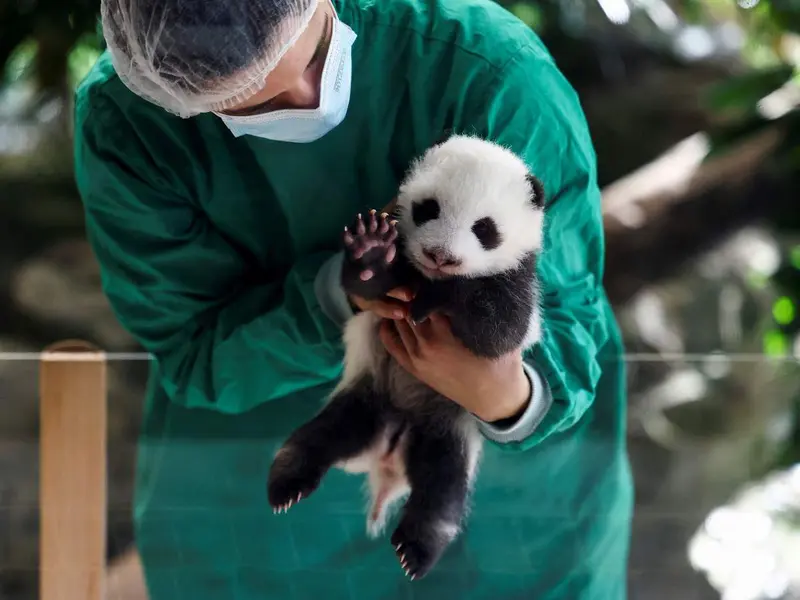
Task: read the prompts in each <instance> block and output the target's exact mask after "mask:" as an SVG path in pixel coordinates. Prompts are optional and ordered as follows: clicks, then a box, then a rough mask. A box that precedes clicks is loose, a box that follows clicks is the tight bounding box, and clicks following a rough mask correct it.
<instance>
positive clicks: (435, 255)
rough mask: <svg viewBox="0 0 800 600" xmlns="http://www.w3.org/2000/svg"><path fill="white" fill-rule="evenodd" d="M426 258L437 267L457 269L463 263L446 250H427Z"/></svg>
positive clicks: (425, 250)
mask: <svg viewBox="0 0 800 600" xmlns="http://www.w3.org/2000/svg"><path fill="white" fill-rule="evenodd" d="M422 252H423V254H425V257H426V258H428V259H429V260H430V261H432V262H434V263H435V264H436V266H437V267H457V266H458V265H460V264H461V261H460V260H459V259H457V258H456V257H455V256H453V255H452V254H450V253H449V252H448V251H447V250H445V249H444V248H425V249H424V250H423V251H422Z"/></svg>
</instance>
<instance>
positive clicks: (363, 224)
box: [342, 210, 401, 300]
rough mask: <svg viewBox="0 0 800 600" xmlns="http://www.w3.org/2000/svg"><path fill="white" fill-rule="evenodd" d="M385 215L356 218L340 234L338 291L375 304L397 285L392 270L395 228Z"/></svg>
mask: <svg viewBox="0 0 800 600" xmlns="http://www.w3.org/2000/svg"><path fill="white" fill-rule="evenodd" d="M396 224H397V223H396V221H394V220H391V219H390V217H389V215H388V214H387V213H382V214H381V215H378V214H377V212H376V211H374V210H371V211H370V212H369V216H368V217H367V218H366V220H365V219H364V218H362V216H361V215H360V214H359V215H358V217H356V220H355V223H353V224H352V225H351V226H350V227H346V228H345V230H344V235H343V239H344V245H345V253H344V264H343V265H342V287H344V289H345V291H346V292H347V293H348V294H352V295H356V296H360V297H362V298H366V299H367V300H377V299H378V298H381V297H382V296H385V295H386V293H387V292H389V291H391V290H392V289H394V288H396V287H398V286H400V285H401V282H400V281H399V278H398V269H396V268H395V267H396V265H397V261H396V260H395V259H396V258H397V256H398V249H397V245H396V241H397V226H396Z"/></svg>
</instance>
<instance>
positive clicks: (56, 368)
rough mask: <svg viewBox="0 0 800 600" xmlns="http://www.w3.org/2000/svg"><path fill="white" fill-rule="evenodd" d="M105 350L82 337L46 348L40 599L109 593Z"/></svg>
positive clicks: (99, 597) (80, 599) (79, 599)
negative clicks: (107, 586)
mask: <svg viewBox="0 0 800 600" xmlns="http://www.w3.org/2000/svg"><path fill="white" fill-rule="evenodd" d="M107 395H108V394H107V382H106V357H105V355H104V353H103V352H101V351H99V350H98V349H97V348H94V347H93V346H91V345H90V344H88V343H86V342H83V341H80V340H74V341H73V340H68V341H63V342H59V343H56V344H53V345H52V346H50V347H48V348H47V349H46V350H45V351H44V353H43V354H42V358H41V364H40V371H39V397H40V408H39V410H40V415H41V416H40V426H41V430H40V451H41V455H40V486H41V487H40V500H39V511H40V513H39V514H40V524H41V533H40V556H41V558H40V566H39V568H40V575H39V577H40V579H39V581H40V593H39V597H40V599H41V600H105V598H106V585H105V579H106V494H107V490H106V410H107V406H106V399H107Z"/></svg>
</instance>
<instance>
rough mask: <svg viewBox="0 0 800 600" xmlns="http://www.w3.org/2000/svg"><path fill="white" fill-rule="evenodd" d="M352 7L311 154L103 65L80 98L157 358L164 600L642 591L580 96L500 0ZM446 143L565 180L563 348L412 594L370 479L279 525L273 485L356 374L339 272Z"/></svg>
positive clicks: (138, 318)
mask: <svg viewBox="0 0 800 600" xmlns="http://www.w3.org/2000/svg"><path fill="white" fill-rule="evenodd" d="M334 5H335V8H336V10H337V12H338V13H339V15H340V18H341V19H342V20H343V21H344V22H345V23H347V24H348V25H350V26H351V27H352V29H353V30H354V31H355V33H356V34H357V35H358V38H357V40H356V42H355V45H354V47H353V88H352V96H351V101H350V107H349V111H348V113H347V116H346V118H345V120H344V122H343V123H342V124H341V125H340V126H338V127H337V128H336V129H334V130H333V131H332V132H330V133H329V134H327V135H326V136H324V137H322V138H321V139H319V140H318V141H315V142H313V143H308V144H291V143H280V142H274V141H269V140H266V139H261V138H256V137H252V136H243V137H239V138H235V137H234V136H233V135H231V134H230V132H229V131H228V130H227V129H226V127H225V125H224V124H223V123H222V122H221V121H220V120H219V119H218V118H217V117H216V116H214V115H213V114H204V115H200V116H197V117H193V118H190V119H181V118H178V117H176V116H173V115H170V114H169V113H167V112H165V111H163V110H161V109H159V108H157V107H155V106H153V105H150V104H148V103H147V102H146V101H144V100H142V99H140V98H137V97H136V96H134V95H133V94H132V93H131V92H129V91H128V90H127V89H126V88H125V87H124V86H123V84H122V83H121V81H120V80H119V79H118V78H117V77H116V75H115V74H114V70H113V68H112V66H111V62H110V60H109V57H108V55H105V54H104V55H103V56H102V57H101V58H100V60H99V61H98V63H97V64H96V66H95V67H94V69H93V70H92V71H91V73H90V74H89V75H88V77H87V78H86V79H85V81H84V82H83V83H82V85H81V86H80V87H79V90H78V92H77V97H76V128H75V138H76V142H75V150H76V177H77V182H78V185H79V189H80V192H81V195H82V198H83V200H84V206H85V215H86V226H87V232H88V236H89V239H90V241H91V243H92V245H93V248H94V249H95V252H96V255H97V258H98V260H99V262H100V265H101V270H102V282H103V288H104V290H105V292H106V294H107V295H108V297H109V299H110V301H111V303H112V306H113V308H114V311H115V313H116V315H117V316H118V318H119V320H120V321H121V323H122V324H123V325H124V326H125V327H126V328H128V329H129V330H130V331H131V332H132V333H133V334H134V335H135V337H136V338H137V340H138V341H139V342H140V343H141V344H142V346H143V347H144V348H145V349H146V350H148V351H149V352H151V353H152V354H153V355H154V356H155V358H156V360H155V361H154V362H153V363H152V364H153V369H152V378H151V385H150V388H149V392H148V397H147V403H146V410H145V418H144V423H143V430H142V434H141V440H140V449H139V454H138V466H137V471H138V472H137V490H136V498H135V506H134V509H135V510H134V518H135V534H136V543H137V546H138V550H139V552H140V553H141V557H142V560H143V564H144V568H145V574H146V580H147V585H148V588H149V591H150V597H151V600H211V599H221V600H255V599H269V600H273V599H275V600H298V599H300V600H306V599H308V600H317V599H322V598H324V599H325V600H338V599H342V600H380V599H385V600H399V599H404V600H406V599H408V600H410V599H428V598H431V599H436V600H441V599H444V598H447V599H450V598H454V599H464V600H471V599H477V598H485V599H487V600H489V599H511V598H531V599H535V600H547V599H556V598H557V599H564V600H588V599H594V600H619V599H622V598H625V587H626V585H625V582H626V566H627V555H628V544H629V533H630V519H631V512H632V496H633V487H632V482H631V477H630V470H629V465H628V461H627V456H626V450H625V405H626V400H625V387H624V386H625V381H624V367H623V364H622V359H621V356H622V347H621V342H620V335H619V332H618V329H617V325H616V323H615V319H614V316H613V313H612V311H611V309H610V306H609V303H608V300H607V298H606V296H605V293H604V290H603V288H602V276H603V260H604V242H603V231H602V221H601V212H600V192H599V190H598V186H597V182H596V166H595V164H596V161H595V155H594V151H593V148H592V145H591V141H590V137H589V132H588V129H587V125H586V122H585V119H584V116H583V113H582V110H581V107H580V104H579V101H578V99H577V97H576V94H575V93H574V91H573V89H572V88H571V87H570V85H569V84H568V83H567V82H566V81H565V80H564V78H563V77H562V75H561V74H560V72H559V71H558V69H557V68H556V66H555V65H554V63H553V60H552V58H551V57H550V56H549V54H548V53H547V51H546V50H545V48H544V47H543V46H542V43H541V41H540V40H539V39H538V38H537V37H536V35H535V34H534V33H533V32H532V31H531V30H530V29H529V28H528V27H527V26H525V25H524V24H522V23H521V22H520V21H518V20H517V19H516V18H515V17H513V16H512V15H511V14H510V13H508V12H506V11H504V10H503V9H502V8H500V7H499V6H498V5H495V4H493V3H491V2H488V1H486V0H334ZM446 129H453V130H455V131H458V132H466V133H476V134H479V135H482V136H484V137H488V138H490V139H494V140H496V141H499V142H501V143H503V144H505V145H507V146H508V147H510V148H512V149H514V150H515V151H516V152H518V153H519V154H520V155H521V156H523V157H524V158H525V159H526V161H527V162H528V163H529V165H530V167H531V169H532V171H533V172H534V173H535V174H536V175H538V177H539V178H540V179H541V180H542V181H543V183H544V185H545V189H546V190H547V192H548V196H549V200H548V215H547V223H546V232H545V251H544V253H543V256H542V258H541V261H540V264H539V274H540V277H541V279H542V282H543V286H544V298H543V308H544V312H543V318H544V322H545V324H544V338H543V341H542V343H541V344H539V345H537V346H535V347H533V348H531V349H529V350H528V351H526V360H527V361H528V363H529V364H530V365H532V366H533V367H534V368H535V369H536V370H537V372H538V373H540V374H541V376H542V377H544V378H545V380H546V381H547V383H548V384H549V387H550V390H551V394H552V405H551V407H550V408H549V410H548V412H547V414H546V416H545V417H544V419H543V420H542V421H541V423H540V424H539V425H538V427H537V428H536V429H535V431H534V432H533V433H532V434H531V435H529V436H527V437H526V438H525V439H524V440H522V441H515V442H508V443H501V442H498V441H492V440H490V439H487V441H486V443H485V454H484V458H483V461H482V467H481V469H480V471H479V475H478V480H477V484H476V488H475V491H474V494H473V497H472V502H471V505H472V510H471V514H470V516H469V521H468V524H467V528H466V530H465V531H464V532H463V534H462V535H461V536H460V537H459V538H458V539H457V540H456V542H454V544H453V545H452V546H451V547H450V548H449V549H448V550H447V552H446V553H445V555H444V556H443V558H442V560H441V562H440V563H439V564H438V566H437V567H436V568H435V569H434V570H433V571H432V572H431V573H430V574H429V575H428V576H427V577H426V578H424V579H422V580H418V581H413V582H412V581H410V580H409V579H408V578H406V576H405V575H404V573H403V571H402V569H401V568H400V566H399V564H398V562H397V560H396V558H395V555H394V552H393V549H392V547H391V546H390V544H389V541H388V537H386V538H379V539H377V540H371V539H369V538H368V537H367V535H366V520H365V514H364V493H363V489H362V485H363V479H361V476H354V475H348V474H345V473H342V472H340V471H337V470H333V471H330V472H329V474H328V475H327V476H326V478H325V479H324V480H323V484H322V485H321V487H320V488H319V489H318V490H317V492H316V493H315V494H314V495H313V496H312V497H310V498H308V499H306V500H304V501H303V502H301V503H300V504H299V505H296V506H295V507H294V508H292V509H291V510H290V511H289V512H288V514H281V515H274V514H273V513H272V510H271V509H270V507H269V505H268V504H267V498H266V478H267V474H268V470H269V466H270V464H271V461H272V457H273V455H274V452H275V451H276V449H277V447H278V446H279V445H280V443H281V442H282V441H283V440H284V439H285V438H286V436H287V435H288V434H289V433H290V431H291V430H292V429H293V428H295V427H297V426H298V425H300V424H301V423H302V422H304V421H305V420H306V419H308V418H309V417H311V416H312V415H313V414H314V412H315V411H316V410H318V408H319V407H320V406H321V403H322V401H323V399H324V397H325V395H326V394H327V392H328V391H330V389H331V388H332V386H333V385H334V384H335V382H336V379H337V377H338V376H339V375H340V373H341V361H342V350H343V348H342V342H341V323H338V322H336V321H334V320H333V319H331V318H329V317H327V316H326V313H325V312H323V310H322V308H321V306H320V300H319V298H320V296H319V294H320V291H319V289H317V288H318V285H317V286H315V283H317V273H318V272H319V270H320V267H321V266H322V265H323V264H325V263H326V261H327V260H328V259H329V258H330V257H332V256H333V255H334V254H335V253H336V252H337V251H338V250H339V246H338V244H339V241H340V235H341V231H342V226H343V225H344V224H346V223H348V222H350V221H351V219H352V218H353V216H354V214H355V213H357V212H359V211H366V210H368V209H370V208H373V207H374V208H381V207H383V206H384V205H386V204H387V203H388V202H389V201H390V200H391V199H392V198H393V197H394V194H395V192H396V190H397V186H398V182H399V181H400V179H401V177H402V176H403V174H404V172H405V169H406V167H407V166H408V164H409V161H410V160H411V159H412V158H413V157H415V156H416V155H418V154H420V153H421V152H422V151H423V150H424V149H425V148H426V147H427V146H428V145H430V144H431V143H433V142H434V141H435V140H437V139H438V138H439V137H440V135H441V134H442V132H443V131H444V130H446ZM390 526H391V524H390ZM389 531H391V529H390V530H389Z"/></svg>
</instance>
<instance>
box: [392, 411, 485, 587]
mask: <svg viewBox="0 0 800 600" xmlns="http://www.w3.org/2000/svg"><path fill="white" fill-rule="evenodd" d="M472 454H474V452H473V451H472V448H471V446H470V440H469V439H468V436H467V435H465V432H464V431H463V430H462V429H461V428H460V427H459V426H458V424H456V423H452V424H450V426H442V423H441V422H439V423H426V422H424V421H422V420H418V421H416V422H415V423H414V424H413V425H412V426H411V428H410V431H409V432H408V443H407V446H406V455H405V462H406V464H405V468H406V477H407V478H408V482H409V486H410V487H411V494H410V495H409V497H408V500H407V501H406V504H405V506H404V507H403V513H402V517H401V519H400V523H399V524H398V526H397V529H395V531H394V533H393V535H392V538H391V542H392V545H393V546H394V547H395V552H396V554H397V557H398V559H399V560H400V564H401V566H402V567H403V569H404V570H405V571H406V574H407V575H408V576H409V577H411V579H419V578H421V577H424V576H425V575H426V574H427V573H428V572H429V571H430V570H431V568H433V566H434V565H435V564H436V562H437V561H438V560H439V558H440V557H441V555H442V553H443V552H444V550H445V549H446V548H447V546H448V545H449V544H450V542H452V541H453V539H455V537H456V535H458V532H459V531H460V528H461V524H462V522H463V520H464V517H465V514H466V511H467V497H468V494H469V488H470V482H471V477H472V474H471V473H472V470H473V467H474V465H473V464H472V463H473V462H474V457H473V456H472Z"/></svg>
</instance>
